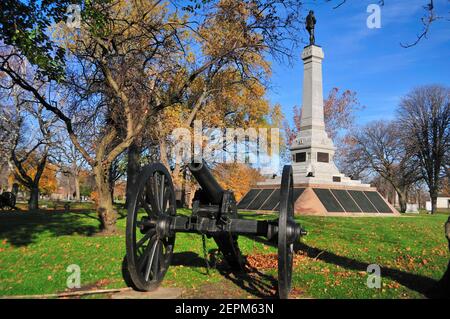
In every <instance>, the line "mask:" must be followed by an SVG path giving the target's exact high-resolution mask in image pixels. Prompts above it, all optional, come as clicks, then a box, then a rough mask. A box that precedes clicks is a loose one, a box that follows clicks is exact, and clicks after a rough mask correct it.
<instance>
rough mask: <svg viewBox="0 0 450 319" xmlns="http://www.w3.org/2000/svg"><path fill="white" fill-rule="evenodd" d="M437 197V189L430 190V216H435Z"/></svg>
mask: <svg viewBox="0 0 450 319" xmlns="http://www.w3.org/2000/svg"><path fill="white" fill-rule="evenodd" d="M437 197H438V191H437V189H430V198H431V214H435V213H436V211H437Z"/></svg>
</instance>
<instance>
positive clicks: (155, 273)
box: [152, 240, 161, 277]
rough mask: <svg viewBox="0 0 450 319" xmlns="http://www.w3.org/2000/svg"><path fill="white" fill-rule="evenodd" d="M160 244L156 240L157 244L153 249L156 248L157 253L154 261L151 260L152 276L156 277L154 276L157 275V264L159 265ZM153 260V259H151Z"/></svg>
mask: <svg viewBox="0 0 450 319" xmlns="http://www.w3.org/2000/svg"><path fill="white" fill-rule="evenodd" d="M160 245H161V243H160V241H159V240H158V241H157V246H156V248H155V251H156V250H158V253H157V254H156V256H155V260H154V262H153V267H152V268H153V277H156V276H158V268H159V267H158V266H159V260H160V258H159V256H160V254H159V253H160V251H159V246H160ZM152 261H153V260H152Z"/></svg>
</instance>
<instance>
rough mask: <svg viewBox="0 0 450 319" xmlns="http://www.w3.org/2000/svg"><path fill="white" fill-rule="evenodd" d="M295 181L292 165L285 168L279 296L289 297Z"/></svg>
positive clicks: (280, 225) (281, 209)
mask: <svg viewBox="0 0 450 319" xmlns="http://www.w3.org/2000/svg"><path fill="white" fill-rule="evenodd" d="M293 197H294V181H293V177H292V166H290V165H286V166H285V167H284V169H283V176H282V178H281V190H280V216H279V219H278V296H279V298H280V299H287V298H288V297H289V292H290V291H291V283H292V264H293V255H294V244H293V243H290V242H289V234H288V224H289V223H294V198H293Z"/></svg>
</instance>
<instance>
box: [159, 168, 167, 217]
mask: <svg viewBox="0 0 450 319" xmlns="http://www.w3.org/2000/svg"><path fill="white" fill-rule="evenodd" d="M164 179H165V176H164V174H162V175H161V185H160V192H159V208H160V209H161V211H160V212H161V213H163V214H164V197H165V195H166V194H165V192H164V189H165V188H164V186H165V180H164Z"/></svg>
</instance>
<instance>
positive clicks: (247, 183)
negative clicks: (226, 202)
mask: <svg viewBox="0 0 450 319" xmlns="http://www.w3.org/2000/svg"><path fill="white" fill-rule="evenodd" d="M214 174H215V176H216V177H217V180H218V182H219V183H220V185H221V186H222V187H223V188H225V189H231V190H233V191H234V195H235V196H236V200H237V201H239V200H240V199H241V198H242V197H243V196H244V195H245V194H246V193H247V192H248V191H249V190H250V188H251V187H252V186H254V185H255V184H256V183H257V182H258V181H262V180H263V177H262V176H261V174H260V173H259V172H258V170H256V169H254V168H251V167H250V166H248V165H246V164H240V163H233V164H218V165H217V166H216V167H215V168H214Z"/></svg>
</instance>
